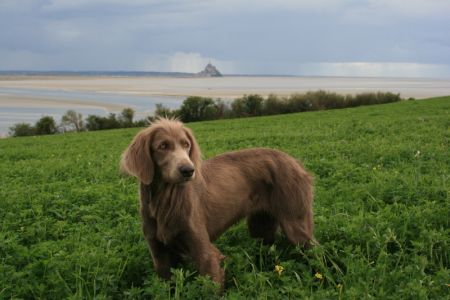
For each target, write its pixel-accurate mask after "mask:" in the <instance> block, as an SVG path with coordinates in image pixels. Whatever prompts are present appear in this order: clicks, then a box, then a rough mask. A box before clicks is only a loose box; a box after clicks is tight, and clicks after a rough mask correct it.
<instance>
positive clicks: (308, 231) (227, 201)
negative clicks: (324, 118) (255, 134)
mask: <svg viewBox="0 0 450 300" xmlns="http://www.w3.org/2000/svg"><path fill="white" fill-rule="evenodd" d="M202 175H203V179H204V185H205V189H204V192H203V193H202V196H201V200H202V206H203V207H204V208H205V215H206V219H207V222H208V226H207V227H208V228H209V229H210V236H211V238H213V239H214V238H215V237H217V236H218V235H220V234H221V233H222V232H223V231H224V230H225V229H226V228H228V227H229V226H230V225H232V224H233V223H235V222H236V221H238V220H239V219H241V218H242V217H248V220H249V226H250V230H251V231H252V227H256V228H261V227H264V226H265V224H263V223H267V222H265V221H270V220H272V222H271V223H276V224H280V225H281V227H282V228H283V230H285V229H286V230H285V231H293V230H292V229H290V228H291V227H292V224H297V223H302V226H301V227H302V228H303V227H304V230H303V231H304V234H300V235H301V236H302V237H301V238H299V237H294V236H295V235H296V236H298V235H299V234H296V233H292V234H290V235H291V237H289V235H288V233H287V232H286V235H288V238H289V239H290V240H291V241H293V242H294V240H295V241H296V242H297V243H298V242H299V240H301V242H306V240H309V239H310V238H312V229H313V228H312V199H313V192H312V178H311V176H310V175H309V174H308V173H307V172H306V171H305V170H304V168H303V167H302V166H301V165H300V164H299V162H298V161H296V160H295V159H294V158H293V157H291V156H289V155H288V154H286V153H283V152H281V151H277V150H272V149H265V148H253V149H246V150H240V151H235V152H228V153H225V154H222V155H219V156H216V157H214V158H211V159H209V160H206V161H204V162H203V165H202ZM262 215H265V216H266V217H265V218H262V217H261V216H262ZM252 220H254V221H253V223H255V222H256V223H258V225H257V226H256V224H252ZM303 223H305V224H303ZM266 227H267V226H266ZM269 227H274V225H273V226H269ZM294 227H298V226H294ZM275 230H276V229H275ZM253 231H254V230H253ZM294 231H295V230H294ZM303 235H306V236H307V237H303ZM267 240H268V241H269V240H270V239H269V238H268V239H267Z"/></svg>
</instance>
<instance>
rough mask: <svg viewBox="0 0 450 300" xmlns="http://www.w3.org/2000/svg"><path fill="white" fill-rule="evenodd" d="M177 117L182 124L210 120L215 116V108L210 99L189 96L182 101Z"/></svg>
mask: <svg viewBox="0 0 450 300" xmlns="http://www.w3.org/2000/svg"><path fill="white" fill-rule="evenodd" d="M179 115H180V118H181V120H182V121H184V122H193V121H202V120H211V119H214V118H215V117H216V115H217V107H216V106H215V103H214V101H213V100H212V99H211V98H205V97H198V96H190V97H188V98H186V100H184V101H183V104H182V105H181V108H180V114H179Z"/></svg>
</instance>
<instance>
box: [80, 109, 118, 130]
mask: <svg viewBox="0 0 450 300" xmlns="http://www.w3.org/2000/svg"><path fill="white" fill-rule="evenodd" d="M120 127H121V124H120V122H119V120H117V118H116V115H115V114H113V113H111V114H109V116H108V117H99V116H96V115H89V116H88V117H87V119H86V128H87V129H88V130H104V129H115V128H120Z"/></svg>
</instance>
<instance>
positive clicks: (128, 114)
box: [119, 107, 134, 128]
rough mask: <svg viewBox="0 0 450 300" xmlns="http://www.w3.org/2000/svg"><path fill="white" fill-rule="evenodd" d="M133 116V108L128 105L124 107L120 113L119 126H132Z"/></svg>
mask: <svg viewBox="0 0 450 300" xmlns="http://www.w3.org/2000/svg"><path fill="white" fill-rule="evenodd" d="M133 118H134V110H133V109H132V108H130V107H127V108H124V109H123V110H122V112H121V113H120V117H119V120H120V123H121V127H125V128H126V127H132V126H133Z"/></svg>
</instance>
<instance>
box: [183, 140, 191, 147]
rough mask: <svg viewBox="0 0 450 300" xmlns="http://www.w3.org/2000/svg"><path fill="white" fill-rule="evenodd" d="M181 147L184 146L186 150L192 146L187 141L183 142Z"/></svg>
mask: <svg viewBox="0 0 450 300" xmlns="http://www.w3.org/2000/svg"><path fill="white" fill-rule="evenodd" d="M181 145H182V146H183V148H186V149H187V148H189V147H190V146H191V145H190V144H189V143H188V142H187V141H184V142H182V143H181Z"/></svg>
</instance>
